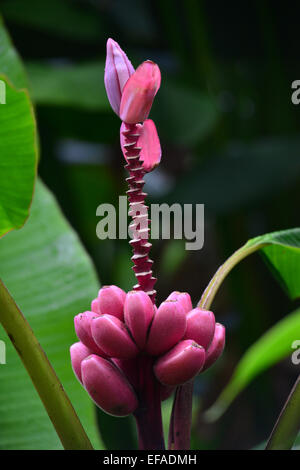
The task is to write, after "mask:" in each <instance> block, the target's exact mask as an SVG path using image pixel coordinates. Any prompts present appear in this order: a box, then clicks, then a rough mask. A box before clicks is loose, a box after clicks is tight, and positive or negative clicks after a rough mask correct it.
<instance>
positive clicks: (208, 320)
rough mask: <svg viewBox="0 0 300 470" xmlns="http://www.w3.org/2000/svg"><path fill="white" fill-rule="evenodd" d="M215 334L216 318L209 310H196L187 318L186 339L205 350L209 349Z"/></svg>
mask: <svg viewBox="0 0 300 470" xmlns="http://www.w3.org/2000/svg"><path fill="white" fill-rule="evenodd" d="M214 332H215V316H214V314H213V313H212V312H210V311H208V310H202V309H201V308H194V309H193V310H191V311H190V312H189V313H188V314H187V317H186V332H185V335H184V337H185V339H193V340H194V341H196V343H198V344H199V345H200V346H203V347H204V349H205V350H207V348H208V347H209V345H210V343H211V342H212V339H213V337H214Z"/></svg>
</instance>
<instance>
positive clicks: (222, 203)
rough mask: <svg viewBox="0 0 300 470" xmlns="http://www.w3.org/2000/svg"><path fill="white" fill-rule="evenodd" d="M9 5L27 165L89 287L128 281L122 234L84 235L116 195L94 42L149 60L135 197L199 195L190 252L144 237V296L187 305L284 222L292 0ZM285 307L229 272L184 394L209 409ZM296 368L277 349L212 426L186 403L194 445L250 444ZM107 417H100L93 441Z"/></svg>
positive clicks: (275, 293)
mask: <svg viewBox="0 0 300 470" xmlns="http://www.w3.org/2000/svg"><path fill="white" fill-rule="evenodd" d="M23 5H25V0H24V1H22V0H4V1H2V2H1V3H0V8H1V11H2V13H3V16H4V18H5V21H6V23H7V26H8V27H9V31H10V33H11V35H12V38H13V41H14V43H15V45H16V47H17V50H18V51H19V52H20V54H21V56H22V57H23V58H24V60H25V62H26V63H27V64H28V73H29V79H30V82H31V86H32V90H33V96H34V98H35V103H36V112H37V116H38V123H39V130H40V135H41V154H42V157H41V162H40V167H39V171H40V174H41V175H42V177H43V178H44V180H45V181H46V183H47V184H48V185H49V187H50V188H51V189H52V190H53V191H54V193H55V194H56V196H57V198H58V200H59V203H60V204H61V206H62V208H63V210H64V213H65V214H66V216H67V217H68V219H69V220H70V222H71V223H72V225H73V226H74V228H75V229H76V231H77V232H78V233H79V235H80V237H81V239H82V240H83V242H84V244H85V245H86V247H87V249H88V251H89V253H90V254H91V255H92V257H93V259H94V261H95V263H96V267H97V270H98V273H99V275H100V278H101V281H102V282H103V283H105V284H107V283H112V282H113V283H119V284H120V285H121V286H122V287H124V288H126V289H127V288H130V287H131V285H132V282H134V281H133V276H132V273H131V272H129V266H130V264H131V262H130V249H129V247H128V246H127V242H126V241H124V240H121V241H118V240H116V241H115V240H106V241H99V240H98V239H97V238H96V234H95V228H96V224H97V217H96V208H97V206H98V205H99V204H101V203H103V202H110V203H113V204H116V203H117V197H118V195H119V194H124V193H125V190H126V187H125V184H124V183H123V181H124V176H125V173H123V172H122V169H121V165H122V164H123V160H122V158H123V157H122V156H121V154H120V150H119V143H118V140H119V135H118V132H119V126H120V122H119V120H118V118H117V117H116V116H115V115H114V114H113V112H112V111H111V110H110V109H109V107H108V103H107V101H106V98H105V96H104V88H103V63H104V59H105V40H106V38H107V37H113V38H114V39H115V40H117V41H118V42H119V43H120V45H121V47H123V48H124V49H125V50H126V52H127V53H128V56H129V57H130V58H131V59H132V62H133V64H134V66H137V65H138V64H139V63H140V62H141V61H142V60H145V59H148V58H151V59H153V60H155V61H156V62H157V63H158V64H159V66H160V68H161V70H162V86H161V89H160V91H159V93H158V95H157V98H156V101H155V104H154V106H153V110H152V112H151V117H152V118H153V119H155V123H156V125H157V129H158V132H159V135H160V138H161V144H162V148H163V158H162V164H161V167H160V169H159V171H157V173H155V178H156V182H159V181H161V183H157V184H156V186H155V185H154V184H150V183H151V181H149V184H148V189H147V190H148V192H149V203H151V202H152V201H155V202H170V201H174V202H187V203H188V202H193V203H204V204H205V217H206V219H205V221H206V225H205V243H204V248H203V249H202V250H200V251H199V252H185V256H184V254H183V253H182V250H181V248H180V247H179V246H178V250H176V246H175V245H173V243H171V244H170V246H169V245H168V244H167V243H165V241H164V240H162V241H154V243H153V252H152V258H153V259H154V260H155V262H156V263H155V264H154V271H155V274H156V275H157V276H158V279H159V280H158V283H157V288H158V300H159V301H161V300H162V299H164V298H165V297H166V296H167V295H168V294H169V293H170V291H172V290H178V289H180V290H188V291H189V292H190V293H191V295H192V297H193V300H194V301H195V302H196V301H198V299H199V298H200V296H201V292H202V290H203V289H204V288H205V287H206V285H207V283H208V281H209V279H210V277H211V276H212V275H213V273H214V272H215V271H216V269H217V267H218V266H219V265H220V264H221V263H222V262H223V261H224V260H225V259H226V258H227V257H228V256H230V255H231V254H232V253H233V251H235V250H236V249H237V248H238V247H239V246H241V245H242V244H243V243H244V242H245V241H246V240H248V239H250V238H252V237H255V236H257V235H259V234H261V233H268V232H273V231H276V230H281V229H286V228H289V227H296V226H299V202H298V201H299V187H300V185H299V182H300V168H299V161H300V160H299V150H300V148H299V147H300V142H299V135H298V134H299V109H298V108H297V106H294V105H293V104H292V103H291V83H292V81H293V80H295V79H297V78H299V73H300V70H299V69H300V67H299V52H298V50H297V43H298V13H299V9H300V7H299V6H296V5H295V6H294V7H293V9H291V8H290V7H289V5H285V4H282V3H281V4H274V3H273V2H271V1H270V0H268V1H267V0H262V1H259V2H246V3H243V4H241V3H236V2H232V3H231V2H229V3H228V2H225V3H220V2H219V3H216V2H209V1H207V0H206V1H205V0H187V1H186V2H180V1H179V0H172V1H171V0H164V1H163V2H161V1H159V0H153V1H152V2H147V1H146V0H122V1H121V0H117V1H114V2H108V1H106V0H64V1H58V0H56V1H48V0H47V1H43V2H38V1H34V0H26V8H23ZM0 61H1V58H0ZM0 63H1V62H0ZM101 64H102V65H101ZM97 79H98V80H99V82H98V87H97ZM81 84H83V86H81ZM153 177H154V174H153ZM159 178H160V179H159ZM296 308H297V301H295V302H291V301H289V300H288V299H287V297H286V296H285V294H284V293H282V292H281V291H280V289H278V287H277V284H276V282H275V281H274V280H273V279H272V278H271V277H270V276H269V274H268V271H267V269H266V268H265V265H264V264H263V263H262V262H261V260H260V259H259V257H258V256H254V257H253V258H251V259H249V260H246V261H245V262H244V263H243V264H242V265H241V266H239V267H238V268H237V269H236V270H235V271H234V272H233V273H232V274H230V276H229V278H228V281H227V282H226V284H225V285H224V286H223V289H222V291H221V292H220V294H219V295H218V297H217V298H216V304H215V306H214V311H215V314H216V316H217V319H218V320H219V321H221V322H222V323H224V324H225V325H226V327H227V332H228V336H227V337H228V341H227V348H226V351H225V354H224V357H223V358H222V362H221V365H222V367H221V366H220V365H216V367H214V368H213V369H212V371H209V372H208V373H206V374H203V376H201V378H199V380H198V381H197V387H196V397H195V398H196V400H199V397H201V404H202V405H203V407H204V408H205V407H209V406H210V405H211V404H212V402H213V401H214V399H215V398H216V397H217V396H218V395H219V394H220V391H221V390H222V388H223V386H224V385H225V384H226V383H228V381H229V378H230V376H231V374H232V371H233V369H234V366H235V365H236V364H237V363H238V362H239V359H240V357H241V356H242V354H243V353H244V352H245V351H246V350H247V349H248V348H249V347H250V346H251V345H252V344H253V343H254V342H255V341H256V340H258V339H259V338H260V337H261V336H262V335H263V334H264V333H265V332H266V331H267V330H268V329H269V328H271V327H272V326H274V325H275V324H276V322H278V321H280V320H282V318H283V312H286V311H293V310H296ZM62 334H64V333H63V331H62ZM68 334H69V333H68V330H67V328H66V330H65V335H66V336H67V335H68ZM296 336H297V332H295V339H297V338H296ZM296 369H297V368H296V367H295V366H293V365H292V364H291V361H290V360H286V361H284V362H282V363H281V364H280V365H277V366H276V367H273V368H272V369H271V370H270V371H268V372H266V373H265V374H263V375H261V376H259V377H257V378H256V379H255V381H254V382H253V384H252V385H250V386H249V387H248V388H247V390H245V391H244V392H243V393H242V394H241V395H240V397H238V399H237V400H236V402H235V403H233V404H232V406H231V411H230V413H229V412H228V413H227V414H225V415H224V417H223V418H222V420H220V421H219V422H218V423H216V424H207V423H204V422H203V419H202V417H201V412H200V413H199V412H198V411H197V410H198V407H195V416H194V430H193V446H195V447H197V448H203V447H206V448H208V447H209V448H217V447H218V448H230V449H232V448H251V447H253V446H254V445H256V444H258V443H259V442H261V441H263V440H265V439H266V437H267V435H268V434H269V431H270V429H271V428H272V425H273V423H274V420H275V418H276V417H277V415H278V413H279V411H280V408H281V406H282V403H283V401H284V400H285V398H286V396H287V395H288V393H289V390H290V387H291V384H292V383H293V382H294V381H295V377H296V374H297V370H296ZM199 408H202V407H199ZM126 423H127V422H126V421H124V424H123V422H122V425H123V426H124V427H125V430H123V431H122V434H118V438H119V442H113V443H112V446H113V447H115V446H117V447H118V446H119V447H120V448H122V442H123V438H122V436H124V433H128V435H130V433H131V432H132V431H130V429H132V428H130V426H131V423H130V422H129V423H127V424H126ZM127 425H128V427H127V428H126V426H127ZM114 426H116V424H115V420H114V419H113V418H109V417H108V418H107V420H106V422H105V432H106V433H107V436H108V437H107V441H106V442H108V443H109V439H110V438H109V436H111V435H114V434H113V432H112V430H113V429H115V428H114ZM126 429H127V431H126ZM228 430H229V431H230V432H228ZM126 445H129V443H128V442H127V444H126Z"/></svg>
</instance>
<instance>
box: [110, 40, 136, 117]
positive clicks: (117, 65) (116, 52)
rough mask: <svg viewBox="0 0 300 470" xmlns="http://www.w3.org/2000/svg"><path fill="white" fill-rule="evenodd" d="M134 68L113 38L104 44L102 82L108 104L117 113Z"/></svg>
mask: <svg viewBox="0 0 300 470" xmlns="http://www.w3.org/2000/svg"><path fill="white" fill-rule="evenodd" d="M133 73H134V68H133V66H132V64H131V62H130V60H129V59H128V57H127V55H126V54H125V52H124V51H123V50H122V49H121V48H120V46H119V44H118V43H117V42H116V41H114V40H113V39H108V41H107V44H106V62H105V73H104V84H105V88H106V93H107V97H108V100H109V102H110V105H111V107H112V109H113V110H114V112H115V113H116V114H117V115H119V111H120V103H121V97H122V91H123V88H124V85H125V83H126V82H127V80H128V79H129V77H130V76H131V75H132V74H133Z"/></svg>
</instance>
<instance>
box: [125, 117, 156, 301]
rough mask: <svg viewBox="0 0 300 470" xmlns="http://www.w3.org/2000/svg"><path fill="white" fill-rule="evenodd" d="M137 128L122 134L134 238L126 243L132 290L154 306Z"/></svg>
mask: <svg viewBox="0 0 300 470" xmlns="http://www.w3.org/2000/svg"><path fill="white" fill-rule="evenodd" d="M140 127H141V126H138V125H137V124H131V125H130V124H127V125H126V126H125V130H123V132H122V133H123V136H124V138H125V142H124V144H123V148H124V149H125V158H126V160H127V164H126V165H125V168H126V169H127V170H128V172H129V177H128V178H127V179H126V181H127V183H128V186H129V189H128V191H127V195H128V201H129V215H130V216H131V217H132V223H131V224H130V229H131V230H132V232H133V235H134V236H133V239H132V240H131V241H130V245H131V246H132V250H133V257H132V258H131V259H132V261H133V262H134V266H133V270H134V273H135V276H136V278H137V281H138V284H136V285H135V286H134V289H135V290H143V291H144V292H146V294H148V295H149V297H150V298H151V300H152V302H153V303H155V295H156V291H155V290H154V284H155V283H156V278H155V277H153V275H152V264H153V261H152V260H151V259H150V258H149V251H150V249H151V246H152V244H151V243H150V242H149V230H150V228H149V219H148V208H147V206H146V205H145V198H146V196H147V194H146V193H144V192H143V187H144V184H145V181H144V179H143V177H144V175H145V170H144V168H143V165H142V163H141V161H140V153H141V150H142V148H141V147H139V146H138V139H139V137H140Z"/></svg>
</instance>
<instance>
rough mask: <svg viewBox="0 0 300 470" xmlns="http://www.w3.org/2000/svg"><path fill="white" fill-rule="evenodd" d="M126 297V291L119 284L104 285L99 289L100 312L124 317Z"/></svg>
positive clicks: (120, 317) (121, 318) (120, 318)
mask: <svg viewBox="0 0 300 470" xmlns="http://www.w3.org/2000/svg"><path fill="white" fill-rule="evenodd" d="M125 299H126V292H124V291H123V290H122V289H120V287H117V286H103V287H102V289H100V290H99V294H98V305H99V312H100V313H101V314H102V315H104V314H108V315H113V316H114V317H117V318H119V320H123V319H124V302H125Z"/></svg>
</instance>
